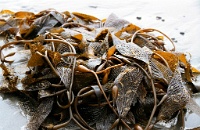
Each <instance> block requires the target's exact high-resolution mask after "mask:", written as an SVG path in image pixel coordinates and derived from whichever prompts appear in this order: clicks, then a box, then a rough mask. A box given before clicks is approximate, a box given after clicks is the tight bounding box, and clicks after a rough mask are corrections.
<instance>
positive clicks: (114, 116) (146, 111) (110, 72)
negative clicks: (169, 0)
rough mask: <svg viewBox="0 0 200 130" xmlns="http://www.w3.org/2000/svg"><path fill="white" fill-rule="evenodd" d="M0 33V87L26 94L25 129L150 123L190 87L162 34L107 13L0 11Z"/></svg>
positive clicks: (172, 113)
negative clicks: (104, 15)
mask: <svg viewBox="0 0 200 130" xmlns="http://www.w3.org/2000/svg"><path fill="white" fill-rule="evenodd" d="M154 32H156V33H155V34H154ZM0 35H1V37H2V39H3V40H2V41H1V47H0V60H1V62H0V67H1V69H2V74H1V75H0V79H1V82H0V92H1V93H4V94H8V93H9V94H15V96H16V95H17V94H18V96H22V95H23V96H25V97H27V100H28V99H30V101H29V102H23V100H22V101H20V107H21V108H22V111H23V112H24V113H25V115H27V116H28V117H29V119H28V124H27V126H26V129H30V130H35V129H59V128H69V129H70V128H71V129H85V130H86V129H99V130H100V129H122V128H123V129H133V128H134V129H151V128H153V127H154V124H156V123H158V122H160V121H165V122H168V121H170V120H172V119H174V118H177V114H179V113H180V112H179V111H182V110H183V109H185V106H186V105H187V104H188V103H191V101H192V99H191V96H190V95H191V94H192V93H196V92H197V90H196V88H195V86H194V85H192V80H193V79H192V77H193V73H199V71H198V70H197V69H195V68H193V67H192V66H191V65H190V63H189V61H188V60H187V58H186V56H185V54H184V53H181V52H176V51H175V45H174V43H173V41H172V40H171V39H170V38H169V37H168V36H167V35H166V34H164V33H163V32H161V31H159V30H157V29H153V28H147V29H142V28H140V27H138V26H136V25H134V24H132V23H130V22H128V21H126V20H123V19H120V18H118V17H117V16H115V15H114V14H111V15H110V16H109V17H108V18H107V19H105V20H100V19H98V18H96V17H94V16H91V15H87V14H82V13H78V12H73V13H70V12H68V11H65V12H58V11H56V10H44V11H41V12H39V13H37V14H35V13H32V12H25V11H20V12H12V11H9V10H2V11H1V12H0ZM167 40H168V41H169V42H167ZM166 43H167V44H172V49H171V50H168V49H167V48H166V47H165V44H166ZM187 84H190V85H187ZM33 104H34V105H33ZM29 108H32V109H31V111H29V110H27V109H29ZM196 109H198V108H196ZM183 124H184V123H183ZM181 127H184V126H181Z"/></svg>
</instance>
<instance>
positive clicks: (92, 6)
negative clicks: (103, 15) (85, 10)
mask: <svg viewBox="0 0 200 130" xmlns="http://www.w3.org/2000/svg"><path fill="white" fill-rule="evenodd" d="M89 7H90V8H94V9H96V8H97V6H95V5H89Z"/></svg>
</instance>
